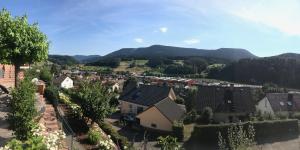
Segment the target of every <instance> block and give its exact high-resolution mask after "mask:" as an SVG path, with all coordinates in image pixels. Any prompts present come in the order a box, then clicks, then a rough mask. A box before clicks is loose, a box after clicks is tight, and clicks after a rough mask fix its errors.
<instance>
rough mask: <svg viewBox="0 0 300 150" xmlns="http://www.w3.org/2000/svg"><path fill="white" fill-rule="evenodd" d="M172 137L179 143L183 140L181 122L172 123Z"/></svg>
mask: <svg viewBox="0 0 300 150" xmlns="http://www.w3.org/2000/svg"><path fill="white" fill-rule="evenodd" d="M172 129H173V135H174V137H176V138H177V139H178V140H179V141H182V140H183V138H184V125H183V123H182V122H174V123H173V126H172Z"/></svg>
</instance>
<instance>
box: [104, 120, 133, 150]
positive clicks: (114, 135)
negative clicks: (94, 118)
mask: <svg viewBox="0 0 300 150" xmlns="http://www.w3.org/2000/svg"><path fill="white" fill-rule="evenodd" d="M98 124H99V126H100V127H101V129H102V130H103V131H104V132H105V133H106V134H108V135H110V136H111V139H112V140H113V141H114V142H115V143H116V144H118V145H119V146H120V148H121V149H124V147H129V142H128V139H127V138H126V137H124V136H122V135H120V134H119V133H118V132H117V131H116V130H114V129H113V128H112V126H111V125H110V124H107V123H103V122H101V123H98Z"/></svg>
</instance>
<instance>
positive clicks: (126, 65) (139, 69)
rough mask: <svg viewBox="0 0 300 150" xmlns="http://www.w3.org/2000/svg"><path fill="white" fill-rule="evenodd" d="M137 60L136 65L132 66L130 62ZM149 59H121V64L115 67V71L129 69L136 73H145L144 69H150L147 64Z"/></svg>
mask: <svg viewBox="0 0 300 150" xmlns="http://www.w3.org/2000/svg"><path fill="white" fill-rule="evenodd" d="M134 62H135V64H136V65H135V67H133V68H130V64H132V63H134ZM147 62H148V60H132V61H121V63H120V66H119V67H117V68H115V69H114V71H115V72H118V71H129V72H135V73H143V72H144V71H147V70H150V68H149V67H147V66H146V63H147Z"/></svg>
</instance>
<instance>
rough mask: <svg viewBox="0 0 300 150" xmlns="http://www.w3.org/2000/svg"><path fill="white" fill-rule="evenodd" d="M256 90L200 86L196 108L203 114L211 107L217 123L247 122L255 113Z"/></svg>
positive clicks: (231, 85)
mask: <svg viewBox="0 0 300 150" xmlns="http://www.w3.org/2000/svg"><path fill="white" fill-rule="evenodd" d="M254 92H255V88H251V87H240V86H235V85H233V84H230V86H205V85H203V86H199V87H198V92H197V96H196V97H197V98H196V101H195V108H196V110H197V111H199V112H201V111H202V110H203V109H204V108H205V107H210V108H211V109H212V110H213V112H214V118H213V119H214V121H216V122H238V121H240V120H242V121H244V120H247V117H248V116H249V115H251V114H253V113H254V112H255V100H254V96H253V94H254Z"/></svg>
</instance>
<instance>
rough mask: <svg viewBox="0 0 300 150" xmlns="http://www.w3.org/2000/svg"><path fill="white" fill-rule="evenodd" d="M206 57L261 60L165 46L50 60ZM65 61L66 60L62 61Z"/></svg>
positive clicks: (235, 51) (241, 52)
mask: <svg viewBox="0 0 300 150" xmlns="http://www.w3.org/2000/svg"><path fill="white" fill-rule="evenodd" d="M195 56H196V57H197V56H198V57H205V58H216V59H222V60H227V61H231V62H232V61H238V60H240V59H245V58H250V59H252V58H259V57H257V56H255V55H254V54H252V53H251V52H249V51H248V50H246V49H240V48H219V49H215V50H208V49H196V48H183V47H173V46H164V45H152V46H149V47H142V48H122V49H120V50H117V51H114V52H112V53H109V54H107V55H105V56H100V55H73V56H67V55H49V60H51V61H54V62H58V63H59V64H65V62H67V64H69V63H70V62H71V63H92V62H96V61H98V60H100V59H113V58H143V59H150V58H157V57H169V58H187V57H195ZM264 58H281V59H295V60H297V61H300V54H296V53H284V54H281V55H276V56H271V57H264ZM62 59H64V60H62Z"/></svg>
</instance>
